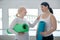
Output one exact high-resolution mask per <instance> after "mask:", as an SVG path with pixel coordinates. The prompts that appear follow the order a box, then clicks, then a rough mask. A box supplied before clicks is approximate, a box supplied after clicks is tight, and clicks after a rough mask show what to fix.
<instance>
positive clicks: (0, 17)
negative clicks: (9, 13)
mask: <svg viewBox="0 0 60 40" xmlns="http://www.w3.org/2000/svg"><path fill="white" fill-rule="evenodd" d="M0 35H2V8H0Z"/></svg>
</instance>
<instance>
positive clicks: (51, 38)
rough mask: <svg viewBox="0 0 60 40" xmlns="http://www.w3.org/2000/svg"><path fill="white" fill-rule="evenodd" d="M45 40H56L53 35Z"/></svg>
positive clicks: (44, 39) (44, 38)
mask: <svg viewBox="0 0 60 40" xmlns="http://www.w3.org/2000/svg"><path fill="white" fill-rule="evenodd" d="M43 40H54V37H53V35H50V36H48V37H43Z"/></svg>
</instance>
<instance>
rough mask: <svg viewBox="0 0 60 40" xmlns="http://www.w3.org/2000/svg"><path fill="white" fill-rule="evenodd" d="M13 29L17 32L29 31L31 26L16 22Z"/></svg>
mask: <svg viewBox="0 0 60 40" xmlns="http://www.w3.org/2000/svg"><path fill="white" fill-rule="evenodd" d="M13 30H14V31H15V32H28V31H29V27H28V24H25V23H24V24H16V25H15V26H14V28H13Z"/></svg>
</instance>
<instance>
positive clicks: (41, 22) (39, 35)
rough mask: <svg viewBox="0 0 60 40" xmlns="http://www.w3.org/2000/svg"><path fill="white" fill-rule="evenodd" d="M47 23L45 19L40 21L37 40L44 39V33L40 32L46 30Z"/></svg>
mask: <svg viewBox="0 0 60 40" xmlns="http://www.w3.org/2000/svg"><path fill="white" fill-rule="evenodd" d="M45 26H46V23H45V22H44V21H40V22H39V25H38V30H37V38H36V39H37V40H42V35H41V34H40V32H44V29H45Z"/></svg>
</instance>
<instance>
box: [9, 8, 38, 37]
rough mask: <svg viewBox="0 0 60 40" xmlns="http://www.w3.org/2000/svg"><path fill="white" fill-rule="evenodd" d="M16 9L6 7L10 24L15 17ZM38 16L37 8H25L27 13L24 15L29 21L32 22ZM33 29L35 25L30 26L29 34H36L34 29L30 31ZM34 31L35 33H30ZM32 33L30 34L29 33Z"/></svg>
mask: <svg viewBox="0 0 60 40" xmlns="http://www.w3.org/2000/svg"><path fill="white" fill-rule="evenodd" d="M17 11H18V9H12V8H10V9H8V12H9V25H10V24H11V22H12V20H13V19H14V18H15V17H16V13H17ZM37 16H38V9H27V15H26V16H25V17H24V18H26V19H27V20H28V21H29V22H31V23H33V22H34V21H35V19H36V18H37ZM33 29H37V25H36V26H35V27H34V28H30V31H29V35H30V36H33V35H35V34H36V31H32V30H33ZM32 32H35V33H32ZM31 33H32V34H31Z"/></svg>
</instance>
